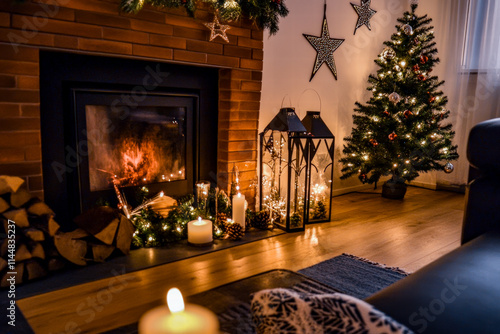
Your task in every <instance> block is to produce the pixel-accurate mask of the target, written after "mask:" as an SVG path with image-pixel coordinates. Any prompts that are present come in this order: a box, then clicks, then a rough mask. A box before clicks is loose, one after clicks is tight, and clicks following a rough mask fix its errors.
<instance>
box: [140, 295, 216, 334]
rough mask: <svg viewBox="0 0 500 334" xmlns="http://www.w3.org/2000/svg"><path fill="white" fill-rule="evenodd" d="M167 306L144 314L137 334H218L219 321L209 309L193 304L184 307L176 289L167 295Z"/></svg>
mask: <svg viewBox="0 0 500 334" xmlns="http://www.w3.org/2000/svg"><path fill="white" fill-rule="evenodd" d="M167 305H168V307H167V306H160V307H157V308H154V309H152V310H151V311H148V312H146V313H145V314H144V315H143V316H142V317H141V320H140V321H139V334H201V333H203V334H218V333H219V321H218V320H217V316H216V315H215V314H214V313H213V312H212V311H210V310H209V309H207V308H205V307H202V306H199V305H193V304H187V305H185V306H184V300H183V298H182V294H181V292H180V291H179V289H177V288H173V289H170V290H169V291H168V294H167Z"/></svg>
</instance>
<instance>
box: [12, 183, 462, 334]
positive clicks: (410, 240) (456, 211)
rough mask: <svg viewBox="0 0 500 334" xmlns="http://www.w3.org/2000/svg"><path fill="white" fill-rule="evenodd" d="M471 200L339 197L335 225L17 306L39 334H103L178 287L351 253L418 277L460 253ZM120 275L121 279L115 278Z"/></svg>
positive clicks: (201, 286) (192, 289) (188, 289)
mask: <svg viewBox="0 0 500 334" xmlns="http://www.w3.org/2000/svg"><path fill="white" fill-rule="evenodd" d="M463 207H464V195H462V194H457V193H452V192H446V191H433V190H427V189H421V188H415V187H410V188H408V192H407V195H406V198H405V199H404V200H403V201H394V200H388V199H384V198H381V196H380V194H377V193H371V192H365V193H351V194H347V195H343V196H339V197H335V198H334V203H333V211H332V222H329V223H321V224H315V225H309V226H308V227H307V229H306V231H305V232H299V233H289V234H283V235H280V236H277V237H273V238H269V239H265V240H260V241H257V242H253V243H250V244H245V245H241V246H238V247H233V248H229V249H226V250H222V251H218V252H214V253H210V254H206V255H202V256H199V257H195V258H190V259H186V260H182V261H178V262H174V263H169V264H166V265H162V266H158V267H154V268H150V269H146V270H142V271H139V272H134V273H129V274H125V275H119V276H116V277H113V278H109V279H104V280H99V281H96V282H92V283H87V284H83V285H79V286H75V287H72V288H67V289H63V290H59V291H55V292H51V293H46V294H43V295H38V296H35V297H30V298H26V299H23V300H19V301H18V305H19V306H20V308H21V310H22V311H23V314H24V315H25V316H26V318H27V319H28V321H29V323H30V325H31V326H32V328H33V329H34V330H35V332H36V333H50V332H51V333H60V332H65V333H77V332H78V330H82V332H95V333H98V332H102V331H104V330H109V329H112V328H116V327H119V326H123V325H126V324H129V323H133V322H136V321H138V319H139V317H140V316H141V314H143V313H144V312H145V311H147V310H148V309H151V308H152V307H154V306H156V305H158V304H159V303H161V302H162V300H164V296H165V295H166V292H167V290H168V289H169V288H171V287H174V286H176V287H178V288H179V289H180V290H181V291H182V292H183V294H184V295H191V294H195V293H198V292H201V291H205V290H208V289H211V288H213V287H216V286H219V285H222V284H225V283H228V282H231V281H234V280H237V279H241V278H244V277H248V276H251V275H254V274H257V273H260V272H263V271H267V270H270V269H275V268H285V269H290V270H299V269H302V268H305V267H308V266H310V265H313V264H315V263H318V262H320V261H323V260H326V259H329V258H331V257H334V256H336V255H339V254H341V253H350V254H354V255H357V256H361V257H365V258H368V259H370V260H372V261H377V262H380V263H384V264H386V265H389V266H396V267H401V268H403V269H406V270H407V271H415V270H418V269H419V268H421V267H422V266H424V265H426V264H427V263H429V262H431V261H433V260H434V259H436V258H438V257H440V256H441V255H443V254H446V253H447V252H449V251H451V250H453V249H454V248H456V247H458V246H459V239H460V231H461V222H462V216H463ZM116 275H118V273H116Z"/></svg>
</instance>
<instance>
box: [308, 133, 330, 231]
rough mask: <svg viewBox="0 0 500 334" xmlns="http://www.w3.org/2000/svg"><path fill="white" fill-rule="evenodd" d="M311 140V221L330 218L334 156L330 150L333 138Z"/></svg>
mask: <svg viewBox="0 0 500 334" xmlns="http://www.w3.org/2000/svg"><path fill="white" fill-rule="evenodd" d="M310 140H311V145H312V146H311V148H312V150H311V168H310V177H311V183H310V193H309V194H310V196H309V222H318V221H328V220H330V218H331V217H330V212H331V210H330V209H331V198H332V184H333V183H332V177H333V170H332V167H333V157H332V155H331V153H330V152H332V151H331V147H332V145H333V142H334V140H333V139H310Z"/></svg>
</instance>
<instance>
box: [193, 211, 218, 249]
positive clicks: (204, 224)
mask: <svg viewBox="0 0 500 334" xmlns="http://www.w3.org/2000/svg"><path fill="white" fill-rule="evenodd" d="M187 228H188V230H187V231H188V242H189V243H191V244H194V245H200V244H208V243H211V242H212V241H213V234H212V221H210V220H206V219H201V217H198V220H192V221H190V222H189V223H188V226H187Z"/></svg>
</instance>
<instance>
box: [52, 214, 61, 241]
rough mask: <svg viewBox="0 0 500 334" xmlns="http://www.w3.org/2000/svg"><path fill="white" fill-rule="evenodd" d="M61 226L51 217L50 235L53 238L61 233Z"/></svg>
mask: <svg viewBox="0 0 500 334" xmlns="http://www.w3.org/2000/svg"><path fill="white" fill-rule="evenodd" d="M59 228H60V226H59V224H58V223H57V222H56V221H55V220H54V218H53V217H50V219H49V235H50V236H51V237H53V236H54V235H56V233H57V231H59Z"/></svg>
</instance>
